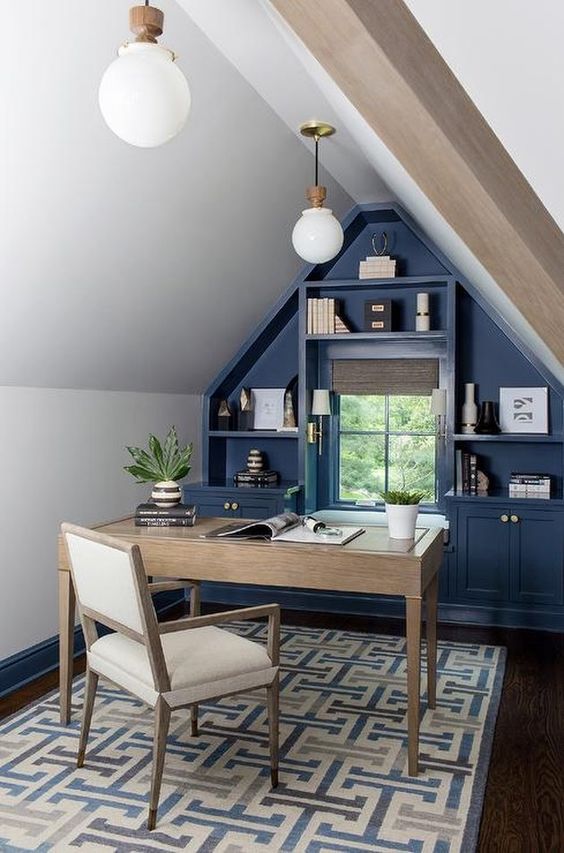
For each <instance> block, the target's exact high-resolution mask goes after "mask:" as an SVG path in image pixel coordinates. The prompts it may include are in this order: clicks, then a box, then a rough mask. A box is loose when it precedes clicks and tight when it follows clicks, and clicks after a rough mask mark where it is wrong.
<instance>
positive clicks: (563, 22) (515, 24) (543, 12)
mask: <svg viewBox="0 0 564 853" xmlns="http://www.w3.org/2000/svg"><path fill="white" fill-rule="evenodd" d="M404 2H405V3H406V5H407V6H408V7H409V9H410V10H411V12H412V13H413V14H414V15H415V17H416V18H417V20H418V21H419V23H420V24H421V26H422V27H423V29H424V30H425V32H426V33H427V35H428V36H429V38H430V39H431V41H432V42H433V43H434V45H435V47H436V48H437V49H438V51H439V52H440V53H441V55H442V57H443V59H444V60H445V61H446V62H447V64H448V65H449V66H450V68H451V69H452V71H453V72H454V73H455V74H456V76H457V78H458V80H459V82H460V83H461V84H462V85H463V86H464V88H465V89H466V91H467V92H468V94H469V95H470V97H471V98H472V100H473V101H474V103H475V104H476V106H477V107H478V109H479V110H480V112H481V113H482V115H483V116H484V118H485V119H486V121H487V122H488V123H489V125H490V126H491V128H492V129H493V130H494V132H495V133H496V135H497V136H498V137H499V139H500V140H501V142H502V143H503V145H504V146H505V148H506V149H507V151H508V152H509V154H510V155H511V157H512V158H513V160H514V161H515V163H516V164H517V165H518V166H519V168H520V170H521V171H522V172H523V174H524V175H525V177H526V178H527V180H528V181H529V183H530V184H531V186H532V187H533V189H534V190H535V192H536V194H537V195H538V196H539V198H540V199H541V201H542V202H543V203H544V205H545V207H546V208H547V210H549V211H550V213H551V214H552V216H553V218H554V219H555V220H556V222H558V224H559V226H560V228H564V167H563V162H562V151H563V150H564V109H562V104H563V102H564V51H563V50H562V39H563V36H564V3H561V2H555V0H535V2H534V3H531V2H530V0H495V2H492V0H457V2H454V3H453V2H452V0H404Z"/></svg>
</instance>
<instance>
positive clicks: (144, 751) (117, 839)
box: [0, 622, 505, 853]
mask: <svg viewBox="0 0 564 853" xmlns="http://www.w3.org/2000/svg"><path fill="white" fill-rule="evenodd" d="M228 627H229V628H230V630H234V631H236V632H237V633H239V634H241V635H244V636H247V637H252V638H256V639H261V638H262V639H263V638H264V637H265V633H266V630H265V626H263V625H258V624H253V623H244V622H241V623H231V625H230V626H228ZM423 646H424V644H423ZM423 651H424V647H423ZM423 661H425V655H424V654H423ZM504 663H505V651H504V649H500V648H498V647H495V646H483V645H472V644H466V643H445V642H439V660H438V689H437V708H436V709H435V710H434V711H429V710H427V708H426V705H425V700H426V697H425V696H423V700H424V701H423V702H422V722H421V740H420V747H421V760H420V768H421V772H420V774H419V776H418V777H417V778H411V777H410V776H408V775H407V727H406V726H407V720H406V656H405V639H404V638H399V637H389V636H384V635H376V634H366V633H360V632H353V631H332V630H317V629H314V628H296V627H283V628H282V668H283V669H282V678H281V687H282V696H281V725H280V784H279V786H278V788H277V789H276V790H275V791H271V790H270V771H269V763H268V738H267V727H266V718H265V708H264V691H254V692H252V693H249V694H242V695H238V696H233V697H231V698H227V699H223V700H221V701H217V702H210V703H207V704H205V705H201V706H200V734H199V736H198V737H197V738H191V737H190V721H189V714H188V713H187V712H186V711H179V712H175V713H174V714H173V717H172V723H171V730H170V736H169V739H168V743H167V752H166V760H165V770H164V777H163V786H162V791H161V799H160V805H159V811H158V819H157V828H156V830H154V831H153V832H148V831H147V830H146V828H145V823H146V819H147V794H148V788H149V779H150V769H151V746H152V723H153V714H152V712H151V711H150V710H149V709H147V708H146V707H145V706H144V705H142V704H141V703H140V702H138V701H136V700H134V699H133V697H130V696H128V695H126V694H124V693H121V692H120V691H118V690H117V689H116V688H114V687H113V686H112V685H110V684H109V683H108V682H104V681H103V680H102V679H100V684H99V687H98V694H97V699H96V705H95V711H94V718H93V722H92V729H91V734H90V740H89V746H88V752H87V756H86V764H85V766H84V767H83V768H81V769H80V770H79V769H77V768H76V765H75V762H76V751H77V739H78V732H79V710H80V705H81V703H82V691H83V683H84V682H83V678H79V679H77V680H76V681H75V683H74V690H73V722H72V724H71V725H70V726H67V727H64V726H61V725H60V724H59V721H58V700H57V694H56V693H55V694H52V695H50V696H48V697H46V698H45V699H44V700H42V701H40V702H38V703H36V704H34V705H33V706H30V707H28V708H27V709H25V710H23V711H20V712H18V713H17V714H15V715H14V716H13V717H12V718H11V719H9V720H6V721H4V722H2V723H1V724H0V850H2V851H3V853H4V851H7V853H10V851H23V850H26V851H27V850H33V851H40V853H44V851H50V850H53V851H56V853H60V852H61V851H66V850H69V851H71V850H72V851H76V850H83V851H88V853H91V851H106V853H107V851H119V853H122V852H123V853H144V851H178V850H188V851H200V853H211V851H214V853H215V851H217V853H220V851H221V853H254V851H266V850H268V851H300V853H326V851H382V853H384V851H385V853H389V851H393V850H401V851H410V852H411V851H413V852H414V853H431V851H432V853H454V851H462V853H472V851H473V850H474V849H475V846H476V840H477V835H478V829H479V822H480V814H481V809H482V801H483V796H484V788H485V783H486V777H487V769H488V762H489V756H490V751H491V742H492V738H493V731H494V726H495V718H496V715H497V710H498V706H499V699H500V694H501V686H502V683H503V670H504ZM422 689H423V690H424V689H425V673H423V678H422Z"/></svg>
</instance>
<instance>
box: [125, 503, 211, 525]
mask: <svg viewBox="0 0 564 853" xmlns="http://www.w3.org/2000/svg"><path fill="white" fill-rule="evenodd" d="M195 522H196V507H195V506H194V504H176V506H169V507H163V506H157V505H156V504H151V503H146V504H139V506H138V507H137V509H136V510H135V525H136V526H137V527H193V526H194V524H195Z"/></svg>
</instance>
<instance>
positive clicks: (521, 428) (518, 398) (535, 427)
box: [499, 388, 548, 433]
mask: <svg viewBox="0 0 564 853" xmlns="http://www.w3.org/2000/svg"><path fill="white" fill-rule="evenodd" d="M499 420H500V425H501V431H502V432H532V433H548V388H500V389H499Z"/></svg>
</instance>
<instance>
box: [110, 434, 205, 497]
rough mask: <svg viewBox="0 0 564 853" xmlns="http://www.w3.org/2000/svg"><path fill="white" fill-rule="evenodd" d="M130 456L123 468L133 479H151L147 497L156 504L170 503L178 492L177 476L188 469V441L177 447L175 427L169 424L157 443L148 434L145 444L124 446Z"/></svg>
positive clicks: (190, 447)
mask: <svg viewBox="0 0 564 853" xmlns="http://www.w3.org/2000/svg"><path fill="white" fill-rule="evenodd" d="M127 449H128V451H129V453H130V454H131V455H132V456H133V459H134V461H135V464H134V465H126V466H125V470H126V471H127V472H128V473H129V474H131V475H132V476H133V477H135V480H136V482H137V483H154V486H153V491H152V492H151V501H152V502H153V503H155V504H156V505H157V506H163V507H168V506H174V505H175V504H177V503H178V502H179V501H180V499H181V497H182V492H181V490H180V486H179V485H178V480H181V479H182V478H183V477H185V476H186V475H187V474H188V472H189V471H190V467H191V466H190V459H191V457H192V445H191V444H188V445H187V446H186V447H184V448H181V447H180V445H179V444H178V436H177V434H176V429H175V427H171V428H170V430H169V432H168V435H167V437H166V438H165V440H164V442H163V443H162V444H161V442H160V441H159V439H158V438H157V437H156V436H155V435H150V436H149V447H148V449H147V450H142V449H141V448H140V447H128V448H127Z"/></svg>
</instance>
